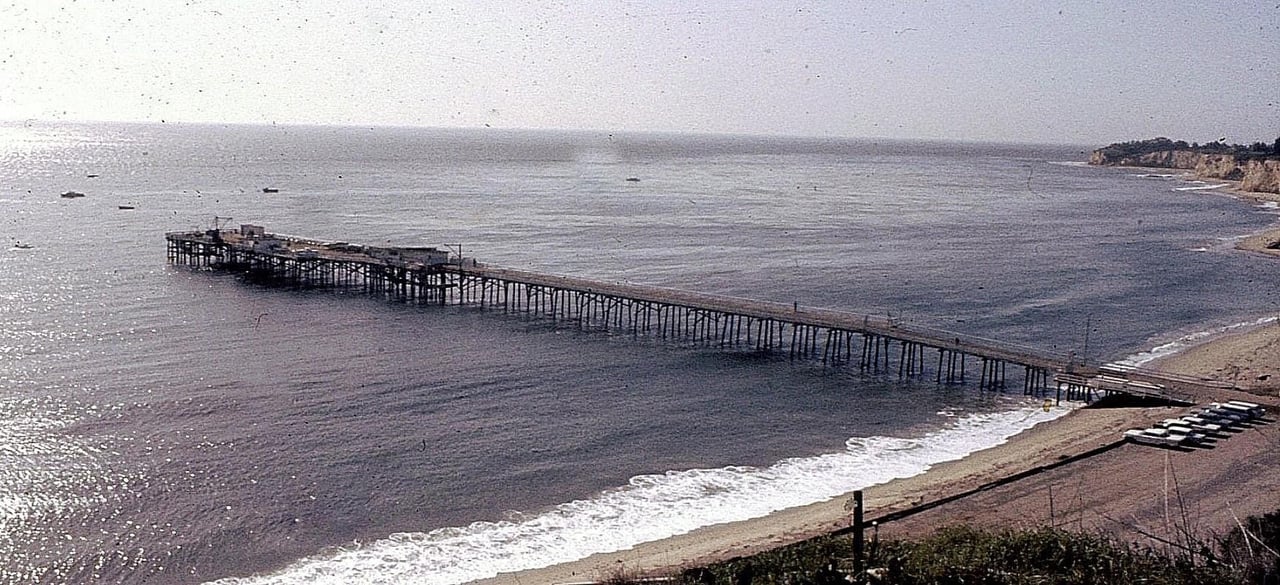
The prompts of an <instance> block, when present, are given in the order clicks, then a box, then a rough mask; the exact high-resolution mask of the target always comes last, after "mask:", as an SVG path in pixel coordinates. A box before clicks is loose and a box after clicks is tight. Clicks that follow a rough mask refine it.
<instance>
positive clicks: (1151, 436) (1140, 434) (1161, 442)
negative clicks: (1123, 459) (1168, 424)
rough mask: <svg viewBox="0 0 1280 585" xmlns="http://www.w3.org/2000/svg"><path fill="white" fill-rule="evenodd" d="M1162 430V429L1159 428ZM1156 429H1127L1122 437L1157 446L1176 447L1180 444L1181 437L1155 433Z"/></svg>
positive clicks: (1141, 443)
mask: <svg viewBox="0 0 1280 585" xmlns="http://www.w3.org/2000/svg"><path fill="white" fill-rule="evenodd" d="M1159 430H1161V431H1163V430H1164V429H1159ZM1155 431H1156V429H1129V430H1127V431H1125V432H1124V438H1125V439H1128V440H1129V441H1131V442H1134V443H1138V444H1140V445H1155V446H1157V447H1177V446H1179V445H1181V444H1182V441H1183V437H1182V436H1181V435H1174V434H1171V433H1167V432H1165V433H1157V432H1155Z"/></svg>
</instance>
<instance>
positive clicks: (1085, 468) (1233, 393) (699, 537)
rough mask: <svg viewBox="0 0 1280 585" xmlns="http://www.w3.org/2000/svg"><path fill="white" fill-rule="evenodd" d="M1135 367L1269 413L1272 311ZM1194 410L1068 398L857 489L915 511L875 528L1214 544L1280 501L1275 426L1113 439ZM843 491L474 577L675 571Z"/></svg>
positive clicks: (1276, 342)
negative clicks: (1199, 382)
mask: <svg viewBox="0 0 1280 585" xmlns="http://www.w3.org/2000/svg"><path fill="white" fill-rule="evenodd" d="M1247 195H1248V196H1250V197H1252V196H1254V195H1255V194H1247ZM1277 240H1280V229H1275V230H1270V231H1268V232H1265V233H1262V234H1257V235H1253V236H1249V237H1247V238H1244V239H1242V240H1240V242H1238V243H1237V247H1238V248H1240V249H1242V250H1247V251H1254V252H1261V253H1264V254H1273V255H1280V250H1271V249H1268V248H1267V245H1268V244H1270V243H1271V242H1274V241H1277ZM1261 261H1266V260H1261ZM1144 366H1145V367H1147V368H1151V369H1156V370H1160V371H1165V372H1171V373H1177V374H1182V375H1188V376H1195V377H1201V378H1208V379H1212V380H1218V381H1224V382H1230V383H1231V384H1232V385H1233V386H1234V387H1235V388H1236V389H1235V390H1217V391H1206V392H1205V393H1202V394H1201V395H1197V396H1195V397H1194V398H1195V401H1196V403H1197V404H1200V405H1203V404H1206V403H1208V402H1212V401H1225V400H1232V399H1240V400H1248V401H1252V402H1257V403H1261V404H1264V405H1265V406H1266V407H1267V409H1268V411H1269V413H1271V414H1269V415H1268V420H1270V421H1274V420H1275V419H1276V415H1275V414H1274V413H1276V412H1280V324H1278V323H1275V322H1271V323H1269V324H1267V325H1259V326H1256V327H1253V328H1249V329H1247V330H1244V331H1233V332H1231V333H1224V334H1221V335H1218V336H1215V337H1211V338H1208V339H1206V340H1203V341H1201V342H1199V343H1198V344H1196V345H1194V346H1192V347H1189V348H1186V349H1183V350H1182V351H1179V352H1178V353H1176V354H1173V355H1169V356H1166V357H1162V358H1159V359H1157V360H1155V361H1152V362H1149V363H1147V364H1145V365H1144ZM1190 409H1191V408H1190V407H1187V406H1156V407H1150V406H1148V407H1092V406H1091V407H1084V408H1077V409H1075V410H1074V411H1072V412H1070V413H1068V414H1066V415H1065V416H1062V417H1060V418H1057V419H1055V420H1052V421H1049V422H1045V423H1041V424H1039V425H1037V426H1035V427H1033V428H1031V429H1030V430H1028V431H1025V432H1023V433H1020V434H1018V435H1016V436H1014V437H1012V438H1010V439H1009V440H1008V441H1007V442H1005V443H1003V444H1001V445H998V446H995V447H992V448H989V449H986V450H983V451H979V452H976V453H973V454H971V455H969V456H967V457H965V458H963V459H960V460H956V461H951V462H947V463H943V464H940V465H937V466H935V467H933V468H932V469H930V470H928V471H927V472H925V473H923V474H920V475H917V476H914V477H909V478H904V479H899V480H894V481H891V482H888V483H885V484H882V485H878V486H872V487H870V488H868V489H866V490H864V496H865V503H866V519H867V520H868V521H869V522H870V521H872V520H875V519H876V518H879V517H882V516H884V515H885V514H889V513H892V512H897V511H902V510H908V509H919V510H920V511H918V512H916V513H912V514H910V515H908V516H907V517H905V518H900V519H896V520H893V521H891V522H886V523H883V524H880V525H878V526H876V527H875V528H874V533H875V535H876V536H878V537H881V538H893V537H908V538H909V537H915V536H921V535H925V534H928V533H929V532H931V531H933V530H935V529H937V528H939V527H941V526H945V525H948V524H954V523H967V524H971V525H977V526H986V527H1011V528H1023V527H1031V526H1044V525H1053V526H1058V527H1063V528H1068V529H1074V530H1082V531H1094V532H1103V533H1107V534H1111V535H1114V536H1116V537H1117V538H1121V539H1125V540H1128V541H1132V542H1137V543H1140V544H1145V545H1150V546H1153V547H1156V548H1162V547H1170V546H1183V545H1185V543H1186V542H1187V540H1186V538H1187V535H1191V537H1193V538H1196V539H1200V541H1201V542H1207V543H1210V544H1211V543H1212V539H1213V538H1214V537H1215V536H1216V535H1222V534H1225V533H1227V532H1229V531H1231V530H1232V529H1234V528H1235V527H1237V522H1238V521H1239V520H1242V519H1243V518H1246V517H1248V516H1250V515H1258V514H1265V513H1268V512H1273V511H1275V510H1276V509H1277V508H1280V496H1277V494H1280V473H1276V472H1275V470H1276V469H1278V468H1280V449H1277V447H1278V446H1280V425H1274V423H1273V422H1269V423H1263V424H1259V425H1255V426H1250V427H1247V428H1245V429H1243V430H1239V431H1234V432H1231V433H1228V434H1224V435H1223V436H1221V437H1218V438H1216V439H1215V440H1214V441H1213V442H1212V443H1211V444H1210V445H1209V446H1208V447H1207V448H1197V449H1180V450H1168V449H1159V448H1154V447H1147V446H1141V445H1137V444H1133V443H1126V442H1124V441H1123V439H1122V434H1123V431H1124V430H1126V429H1129V428H1136V427H1143V426H1148V425H1150V424H1152V423H1154V422H1156V421H1159V420H1161V419H1164V418H1169V417H1174V416H1180V415H1182V414H1186V413H1187V412H1188V411H1189V410H1190ZM851 497H852V494H846V495H844V496H841V497H838V498H834V499H832V500H829V501H826V502H821V503H817V504H813V505H809V506H804V507H800V508H794V509H789V510H783V511H780V512H777V513H774V514H771V515H769V516H767V517H763V518H757V519H753V520H747V521H742V522H735V523H730V524H722V525H716V526H709V527H705V528H702V529H699V530H696V531H694V532H691V533H688V534H684V535H679V536H675V537H672V538H668V539H664V540H660V541H657V542H650V543H645V544H641V545H639V546H636V547H634V548H632V549H630V550H625V551H619V552H614V553H607V554H597V555H594V556H591V557H588V558H586V559H583V560H580V561H576V562H572V563H566V564H561V565H556V566H552V567H547V568H543V569H536V570H530V571H522V572H518V573H511V574H504V575H500V576H498V577H495V578H492V579H486V580H482V581H476V583H480V584H484V585H507V584H512V585H516V584H519V585H529V584H531V583H580V582H596V581H603V580H606V579H609V578H610V577H614V576H618V575H628V576H636V575H647V576H664V575H670V574H673V573H678V572H679V571H681V570H682V569H686V568H691V567H697V566H702V565H705V564H708V563H712V562H716V561H721V560H726V559H730V558H734V557H739V556H745V555H750V554H753V553H756V552H759V551H763V550H767V549H770V548H775V547H778V546H783V545H786V544H790V543H794V542H798V541H801V540H804V539H806V538H811V537H814V536H818V535H822V534H827V533H830V532H833V531H836V530H839V529H841V528H845V527H847V526H848V525H849V524H850V521H851V518H850V513H849V511H848V510H849V506H848V504H849V502H850V499H851ZM869 531H870V530H869ZM868 537H871V534H868Z"/></svg>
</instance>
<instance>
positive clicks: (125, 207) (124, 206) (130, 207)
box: [118, 205, 134, 209]
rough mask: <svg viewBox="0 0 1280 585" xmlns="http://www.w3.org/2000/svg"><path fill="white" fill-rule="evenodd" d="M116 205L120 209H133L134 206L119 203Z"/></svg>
mask: <svg viewBox="0 0 1280 585" xmlns="http://www.w3.org/2000/svg"><path fill="white" fill-rule="evenodd" d="M118 207H119V208H120V209H134V207H133V206H132V205H120V206H118Z"/></svg>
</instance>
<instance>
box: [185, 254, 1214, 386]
mask: <svg viewBox="0 0 1280 585" xmlns="http://www.w3.org/2000/svg"><path fill="white" fill-rule="evenodd" d="M166 240H168V246H169V260H170V261H171V262H173V263H176V264H187V265H192V266H200V267H210V268H218V269H224V270H231V271H236V272H240V273H243V274H246V275H247V276H248V277H249V278H251V279H253V280H255V281H259V282H265V283H270V284H276V285H285V286H295V287H323V288H355V289H359V290H363V291H364V292H368V293H371V294H382V295H386V296H389V297H392V298H396V299H400V300H404V301H411V302H427V303H439V304H460V305H473V306H478V307H482V308H492V309H500V310H501V311H503V312H506V313H512V312H515V313H523V314H527V315H534V316H541V317H547V318H552V319H556V320H560V321H569V322H573V323H575V324H576V325H577V326H579V327H582V328H589V327H598V328H606V329H611V330H616V331H625V332H629V333H631V334H633V335H636V336H639V335H646V336H652V337H658V338H661V339H664V340H668V339H670V340H677V341H682V342H686V343H694V344H698V345H713V346H717V347H721V348H738V349H748V350H753V351H760V352H780V353H785V354H786V355H788V356H789V357H791V358H793V359H813V360H820V361H821V362H822V363H823V364H824V365H833V366H843V365H846V364H847V365H856V366H857V367H858V368H859V370H860V371H862V372H869V373H871V374H876V375H891V374H893V373H896V374H897V376H898V377H899V378H903V379H908V378H915V379H925V378H927V377H928V374H929V373H932V374H933V378H934V379H935V381H936V383H938V384H964V383H967V382H970V381H976V382H977V385H978V387H979V388H980V389H984V390H985V389H995V388H1005V387H1007V386H1008V385H1009V376H1008V375H1007V374H1008V369H1009V368H1008V365H1010V364H1013V365H1015V366H1017V367H1016V368H1015V369H1014V374H1013V379H1015V380H1017V379H1021V382H1022V388H1023V393H1024V394H1027V395H1036V396H1043V395H1046V394H1050V393H1052V394H1053V396H1055V397H1056V398H1057V399H1058V400H1061V399H1063V398H1066V399H1069V400H1070V399H1082V400H1091V399H1092V398H1093V397H1094V396H1095V395H1100V394H1110V393H1114V392H1120V393H1128V394H1135V395H1143V396H1155V397H1163V398H1175V399H1185V398H1186V397H1187V396H1188V395H1189V394H1194V393H1198V392H1199V391H1203V390H1206V389H1213V388H1218V387H1220V386H1218V385H1216V384H1214V383H1211V382H1207V381H1205V380H1199V379H1192V378H1189V377H1183V376H1174V375H1170V374H1166V373H1163V372H1155V371H1149V370H1140V369H1129V370H1128V371H1117V370H1116V369H1115V368H1107V367H1103V368H1100V367H1097V366H1094V365H1087V364H1083V363H1078V362H1077V361H1076V360H1075V359H1074V357H1073V356H1072V355H1070V354H1066V355H1063V354H1060V353H1055V352H1047V351H1043V350H1040V349H1038V348H1034V347H1029V346H1026V345H1020V344H1014V343H1008V342H1002V341H997V340H993V339H988V338H983V337H979V336H975V335H968V334H964V333H960V332H955V331H949V330H945V329H940V328H930V327H925V326H921V325H918V324H909V323H904V322H901V321H899V320H896V319H893V318H891V317H888V316H876V315H870V314H865V313H857V312H850V311H840V310H834V309H827V308H815V307H809V306H801V305H800V304H798V303H792V304H786V303H779V302H775V301H761V300H753V299H747V298H741V297H735V296H729V295H720V294H712V293H702V292H695V291H688V290H681V289H675V288H666V287H658V286H650V285H640V284H631V283H622V282H606V281H600V280H592V279H585V278H579V277H572V276H560V275H553V274H546V273H540V272H532V271H527V270H517V269H510V268H500V267H493V266H486V265H481V264H478V263H476V262H474V261H472V260H469V259H467V260H463V259H460V258H456V257H451V256H449V255H448V254H447V253H437V252H438V251H436V250H434V249H429V248H382V247H377V248H375V247H362V246H352V245H350V244H345V243H341V244H333V243H327V242H322V241H318V240H313V239H306V238H297V237H285V236H279V235H273V234H259V235H254V236H252V237H250V236H245V235H241V234H240V233H239V232H238V231H235V230H221V231H219V230H210V231H206V232H174V233H169V234H166ZM926 350H929V351H931V352H934V353H935V354H936V355H935V356H934V358H926V355H925V354H926ZM970 362H976V363H974V364H973V367H971V366H970V365H969V363H970ZM930 368H932V372H929V371H928V370H930ZM1104 369H1105V371H1104ZM975 370H976V371H975ZM1018 370H1021V371H1020V372H1019V371H1018Z"/></svg>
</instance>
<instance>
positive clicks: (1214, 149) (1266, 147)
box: [1099, 137, 1280, 158]
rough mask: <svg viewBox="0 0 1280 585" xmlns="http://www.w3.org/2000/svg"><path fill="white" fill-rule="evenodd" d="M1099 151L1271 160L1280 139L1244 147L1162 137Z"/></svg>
mask: <svg viewBox="0 0 1280 585" xmlns="http://www.w3.org/2000/svg"><path fill="white" fill-rule="evenodd" d="M1099 150H1100V151H1101V152H1103V153H1104V154H1106V155H1107V156H1108V157H1111V158H1120V157H1130V156H1140V155H1143V154H1147V153H1151V152H1166V151H1171V150H1183V151H1190V152H1199V153H1217V154H1233V155H1236V156H1239V157H1242V158H1269V157H1280V138H1276V141H1275V143H1273V144H1266V143H1265V142H1254V143H1253V144H1249V145H1244V144H1227V143H1226V142H1225V141H1222V140H1219V141H1217V142H1206V143H1204V144H1199V143H1196V142H1191V143H1188V142H1187V141H1185V140H1170V139H1168V138H1164V137H1161V138H1151V139H1149V140H1131V141H1129V142H1116V143H1114V144H1109V145H1107V146H1105V147H1103V148H1101V149H1099Z"/></svg>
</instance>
